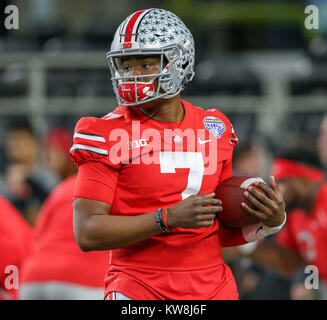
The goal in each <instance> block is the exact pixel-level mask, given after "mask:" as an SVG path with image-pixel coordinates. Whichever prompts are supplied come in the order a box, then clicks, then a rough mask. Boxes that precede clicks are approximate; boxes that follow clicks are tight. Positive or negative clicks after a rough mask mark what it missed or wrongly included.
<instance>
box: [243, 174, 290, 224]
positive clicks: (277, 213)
mask: <svg viewBox="0 0 327 320" xmlns="http://www.w3.org/2000/svg"><path fill="white" fill-rule="evenodd" d="M269 182H270V185H271V188H270V187H269V186H268V185H267V184H265V183H263V182H259V183H255V185H256V186H257V187H258V188H260V189H261V190H262V191H263V192H264V193H262V192H260V191H258V190H256V189H255V188H253V187H251V186H250V187H249V188H248V189H247V191H245V192H244V196H245V197H246V198H247V199H248V200H249V201H250V202H251V204H252V205H253V206H254V207H255V208H256V209H251V208H250V207H249V206H248V205H246V203H244V202H242V206H243V208H244V209H245V210H246V211H247V212H248V213H249V214H251V215H253V216H256V217H257V218H259V219H260V220H261V222H262V223H263V224H264V225H266V226H268V227H278V226H280V225H281V224H282V223H283V221H284V218H285V202H284V199H283V196H282V192H281V191H280V190H279V188H278V185H277V183H276V180H275V178H274V177H273V176H270V178H269Z"/></svg>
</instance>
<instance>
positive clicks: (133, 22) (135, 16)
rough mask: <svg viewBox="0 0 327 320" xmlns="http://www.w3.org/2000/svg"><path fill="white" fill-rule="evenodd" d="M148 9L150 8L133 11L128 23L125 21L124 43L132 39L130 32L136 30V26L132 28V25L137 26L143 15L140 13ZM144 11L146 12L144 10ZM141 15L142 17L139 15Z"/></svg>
mask: <svg viewBox="0 0 327 320" xmlns="http://www.w3.org/2000/svg"><path fill="white" fill-rule="evenodd" d="M149 10H151V9H145V10H140V11H137V12H135V13H134V14H133V15H132V16H131V18H130V19H129V21H128V23H127V26H126V29H125V32H124V34H125V39H124V43H127V42H131V41H132V34H133V31H135V30H136V28H135V29H134V27H137V25H138V22H139V21H140V20H141V19H142V17H143V15H142V13H144V14H145V13H146V12H148V11H149ZM145 11H146V12H145ZM141 15H142V17H140V16H141ZM139 18H140V20H139Z"/></svg>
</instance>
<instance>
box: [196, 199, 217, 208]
mask: <svg viewBox="0 0 327 320" xmlns="http://www.w3.org/2000/svg"><path fill="white" fill-rule="evenodd" d="M196 204H197V205H199V206H208V205H212V206H213V205H220V204H221V200H219V199H216V198H201V199H197V200H196Z"/></svg>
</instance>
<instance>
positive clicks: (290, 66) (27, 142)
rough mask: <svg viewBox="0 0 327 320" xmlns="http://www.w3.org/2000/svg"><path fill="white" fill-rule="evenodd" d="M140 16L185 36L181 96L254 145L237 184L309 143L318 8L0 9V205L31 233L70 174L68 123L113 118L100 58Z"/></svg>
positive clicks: (316, 96)
mask: <svg viewBox="0 0 327 320" xmlns="http://www.w3.org/2000/svg"><path fill="white" fill-rule="evenodd" d="M8 5H16V6H17V7H18V9H19V29H18V30H7V29H6V28H5V26H4V23H3V21H4V20H5V18H6V14H5V13H4V10H5V8H6V6H8ZM307 5H316V6H317V7H318V8H319V29H317V30H315V29H313V30H307V29H306V28H305V27H304V20H305V18H306V16H307V15H306V14H305V13H304V8H305V6H307ZM149 7H157V8H164V9H167V10H169V11H172V12H173V13H175V14H176V15H178V16H179V17H180V18H181V19H182V20H183V21H184V22H185V24H186V25H187V26H188V27H189V29H190V30H191V32H192V34H193V36H194V39H195V45H196V67H195V74H196V75H195V78H194V80H193V81H192V82H191V83H190V84H189V85H188V86H187V87H186V88H185V90H184V92H183V93H182V96H183V98H184V99H185V100H188V101H190V102H192V103H193V104H195V105H197V106H200V107H203V108H205V109H206V108H213V107H216V108H218V109H220V110H221V111H223V112H224V113H225V114H226V115H227V116H228V117H229V118H230V120H231V122H232V124H233V126H234V128H235V131H236V133H237V135H238V137H239V140H240V141H241V142H244V143H248V144H250V145H254V147H253V150H254V151H253V150H252V151H251V152H252V153H251V152H249V153H248V154H247V155H248V157H249V158H250V159H249V161H250V164H249V168H254V167H255V168H256V169H257V171H256V172H250V171H251V170H250V171H246V173H247V174H249V175H253V174H257V175H261V176H263V177H267V176H268V175H269V167H270V163H271V162H270V160H271V156H272V154H273V153H274V151H275V150H276V149H278V148H279V146H280V145H281V143H282V142H285V141H292V139H293V138H294V137H299V136H300V137H301V138H302V139H303V141H307V142H308V144H311V145H315V144H316V143H317V139H318V136H319V131H320V125H321V120H322V118H323V116H324V114H325V113H326V111H327V1H325V0H201V1H199V0H157V1H155V0H153V1H149V0H147V1H145V0H138V1H134V0H122V1H115V0H96V1H91V0H70V1H64V0H24V1H18V0H1V3H0V22H1V23H0V136H1V137H2V139H0V154H1V157H0V193H1V194H3V195H4V196H5V197H6V198H7V199H9V200H10V201H11V202H12V203H13V204H14V205H15V207H16V208H17V209H18V210H19V212H20V213H21V214H22V215H23V217H24V219H25V220H26V221H27V222H28V223H29V224H30V225H32V226H33V225H34V224H35V221H36V219H37V216H38V213H39V209H40V207H41V206H42V204H43V202H44V200H45V199H46V197H47V196H48V195H49V193H50V192H51V190H52V189H53V187H54V186H55V185H57V184H58V182H60V181H61V180H63V179H65V178H67V177H69V176H71V175H72V174H74V172H75V171H74V170H75V169H74V167H73V166H72V163H71V162H70V161H69V159H68V150H69V148H70V146H71V136H72V132H73V128H74V126H75V124H76V122H77V120H78V119H79V118H80V117H81V116H85V115H92V116H103V115H105V114H107V113H108V112H110V111H112V110H113V109H114V108H115V107H116V105H117V102H116V98H115V97H114V93H113V90H112V85H111V80H110V75H109V68H108V65H107V62H106V60H105V54H106V52H107V51H108V50H109V49H110V44H111V41H112V39H113V36H114V33H115V31H116V28H117V27H118V25H119V23H120V22H121V21H122V20H123V19H125V18H126V17H127V16H128V15H129V14H130V13H131V12H134V11H136V10H138V9H144V8H149ZM251 148H252V147H248V149H246V150H248V151H249V150H250V149H251ZM326 148H327V146H326ZM251 157H252V158H251ZM251 159H252V160H251ZM251 161H252V162H251ZM244 263H245V264H246V263H248V262H244ZM238 267H239V266H238ZM252 271H253V270H252ZM251 279H252V280H251ZM256 279H257V278H256ZM256 279H253V278H250V280H251V281H252V282H251V281H250V284H251V283H252V284H253V283H256V282H255V280H256ZM247 281H248V282H249V280H248V279H247ZM248 282H247V283H248ZM252 287H255V286H252ZM252 287H251V285H250V288H252ZM246 288H248V287H246ZM287 290H288V287H287V285H286V286H285V295H282V296H281V298H289V295H288V291H287ZM246 297H248V296H247V295H246V294H243V295H242V293H241V298H246ZM272 298H273V297H272Z"/></svg>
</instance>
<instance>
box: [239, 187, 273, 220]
mask: <svg viewBox="0 0 327 320" xmlns="http://www.w3.org/2000/svg"><path fill="white" fill-rule="evenodd" d="M244 196H245V197H246V198H247V199H248V200H249V201H250V202H251V203H252V204H253V205H254V206H255V208H256V209H258V210H259V211H260V212H262V213H264V214H265V215H267V216H272V212H271V210H270V209H269V208H268V207H266V206H265V205H264V204H263V203H262V202H260V201H259V200H257V199H256V198H255V197H254V196H253V195H252V194H250V193H249V192H247V191H245V193H244Z"/></svg>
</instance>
